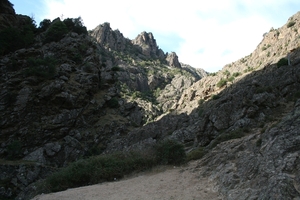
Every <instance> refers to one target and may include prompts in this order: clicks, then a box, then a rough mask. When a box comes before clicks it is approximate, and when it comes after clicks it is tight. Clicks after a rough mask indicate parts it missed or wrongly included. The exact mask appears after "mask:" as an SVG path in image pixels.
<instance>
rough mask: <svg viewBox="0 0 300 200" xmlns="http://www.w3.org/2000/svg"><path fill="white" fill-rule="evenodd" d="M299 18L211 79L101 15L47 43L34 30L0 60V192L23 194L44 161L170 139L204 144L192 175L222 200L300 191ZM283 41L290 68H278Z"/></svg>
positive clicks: (60, 162) (189, 146) (146, 36)
mask: <svg viewBox="0 0 300 200" xmlns="http://www.w3.org/2000/svg"><path fill="white" fill-rule="evenodd" d="M299 21H300V15H299V13H297V14H296V15H294V16H293V17H292V18H290V19H289V21H288V22H287V24H286V25H284V26H283V27H282V28H279V29H278V30H271V31H270V32H269V33H267V34H266V35H265V37H264V39H263V41H262V42H261V43H260V44H259V45H258V47H257V49H256V50H255V51H254V52H253V53H252V54H251V55H249V56H247V57H245V58H243V59H240V60H238V61H236V62H233V63H231V64H229V65H226V66H225V67H224V68H223V69H222V70H221V71H219V72H217V73H214V74H210V76H207V73H206V72H204V71H203V70H200V69H194V68H192V67H191V66H189V65H186V64H182V63H180V62H179V60H178V57H177V55H176V53H170V54H169V53H168V54H165V53H164V52H163V51H162V50H161V49H159V48H158V46H157V44H156V41H155V39H154V36H153V35H152V34H151V33H147V32H143V33H141V34H140V35H138V36H137V38H136V39H134V40H132V41H130V40H129V39H126V38H124V37H123V35H122V33H120V32H119V31H118V30H115V31H113V30H111V28H110V26H109V23H104V24H102V25H100V26H98V27H96V28H95V29H94V30H92V31H90V34H89V35H84V34H82V35H78V34H77V33H74V32H69V33H67V34H64V35H63V38H62V39H61V40H59V41H58V42H57V41H53V42H50V43H46V44H43V42H42V38H43V37H45V33H37V35H36V36H35V37H36V38H35V43H34V44H32V45H31V46H30V47H28V48H25V49H19V50H17V51H15V52H10V53H9V54H7V55H4V56H2V57H1V58H0V74H1V76H0V87H1V88H2V90H1V91H0V126H1V129H0V136H1V137H0V143H1V145H0V159H2V160H4V161H5V162H3V163H4V164H1V165H0V167H1V172H2V173H3V174H4V175H3V176H1V177H0V178H1V180H0V181H1V182H0V194H1V195H2V196H3V198H13V197H16V196H17V197H18V198H20V199H26V198H29V197H30V193H31V192H32V191H34V186H33V185H32V184H33V183H34V182H36V181H38V180H39V179H41V178H44V177H46V176H47V175H48V173H46V172H45V171H46V170H45V169H44V166H49V167H51V169H53V170H55V169H57V168H60V167H64V166H67V165H68V164H69V163H71V162H73V161H76V160H77V159H78V158H87V157H89V156H93V155H99V154H102V153H111V152H115V151H131V150H142V151H144V150H147V149H151V148H153V145H155V144H156V143H157V142H159V141H162V140H166V139H173V140H177V141H178V142H180V143H182V144H184V145H185V148H186V151H187V152H190V151H193V150H197V149H199V148H201V149H204V151H205V152H208V153H207V156H206V157H204V159H203V160H202V161H200V163H201V165H203V166H204V167H205V166H207V170H206V173H204V174H202V175H206V176H210V177H211V178H212V179H215V180H217V181H218V183H219V185H218V188H219V192H220V193H222V194H223V195H224V197H225V198H227V199H238V198H239V197H241V196H242V197H244V198H243V199H247V198H248V199H256V198H258V199H276V198H277V197H278V198H279V199H280V198H281V197H282V198H284V197H287V199H293V198H294V199H297V198H299V196H300V195H299V180H298V178H297V177H299V148H298V146H299V145H298V144H299V137H298V135H297V131H298V130H299V127H298V124H299V122H298V121H299V120H298V118H299V112H298V110H299V97H300V95H299V90H300V84H299V83H300V62H299V61H300V50H299V47H300V44H299V35H298V33H296V31H295V30H298V29H299V26H300V24H299ZM291 27H293V29H291ZM278 32H279V35H278ZM274 33H276V34H275V36H277V35H278V37H274ZM287 41H290V43H288V44H287V45H286V46H285V47H283V46H282V45H283V44H284V43H286V42H287ZM264 44H266V45H264ZM267 44H269V45H267ZM280 46H282V47H283V48H280ZM262 47H265V48H262ZM290 48H292V49H294V50H293V52H292V53H291V54H290V56H289V57H290V59H291V66H287V65H283V66H277V64H276V63H277V61H278V60H279V59H280V58H282V57H286V56H287V53H288V52H289V49H290ZM266 50H268V51H270V53H269V54H268V53H265V51H266ZM268 55H269V56H268ZM234 138H239V139H235V140H231V139H234ZM226 140H230V141H227V142H223V141H226ZM221 142H223V143H221ZM42 166H43V167H42ZM210 167H211V168H210ZM20 173H21V174H20ZM5 174H6V175H5ZM7 174H12V175H11V176H8V175H7ZM22 174H23V175H22ZM24 174H25V175H26V176H25V175H24ZM23 176H25V177H26V178H24V177H23ZM1 198H2V197H1Z"/></svg>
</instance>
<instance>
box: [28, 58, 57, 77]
mask: <svg viewBox="0 0 300 200" xmlns="http://www.w3.org/2000/svg"><path fill="white" fill-rule="evenodd" d="M56 63H57V60H56V59H55V58H53V57H46V58H33V57H31V58H28V59H27V65H28V68H27V69H26V70H25V75H26V76H37V77H41V78H53V77H54V76H55V74H56V67H55V65H56Z"/></svg>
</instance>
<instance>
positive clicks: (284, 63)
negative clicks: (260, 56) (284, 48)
mask: <svg viewBox="0 0 300 200" xmlns="http://www.w3.org/2000/svg"><path fill="white" fill-rule="evenodd" d="M288 64H289V62H288V60H287V59H286V58H281V59H280V60H279V61H278V62H277V67H282V66H286V65H288Z"/></svg>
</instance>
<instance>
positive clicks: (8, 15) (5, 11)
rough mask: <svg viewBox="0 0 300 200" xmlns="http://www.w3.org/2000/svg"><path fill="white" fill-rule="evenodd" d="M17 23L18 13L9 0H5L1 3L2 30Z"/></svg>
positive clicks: (0, 24)
mask: <svg viewBox="0 0 300 200" xmlns="http://www.w3.org/2000/svg"><path fill="white" fill-rule="evenodd" d="M16 23H17V15H16V13H15V10H14V9H13V7H12V4H11V3H10V2H9V1H8V0H3V1H1V3H0V31H1V30H3V29H5V28H7V27H10V26H15V25H16Z"/></svg>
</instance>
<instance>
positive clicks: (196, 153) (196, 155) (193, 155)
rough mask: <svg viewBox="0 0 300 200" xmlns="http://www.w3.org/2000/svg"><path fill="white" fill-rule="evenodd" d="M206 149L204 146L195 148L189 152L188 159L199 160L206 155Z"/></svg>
mask: <svg viewBox="0 0 300 200" xmlns="http://www.w3.org/2000/svg"><path fill="white" fill-rule="evenodd" d="M205 153H206V152H205V150H204V148H203V147H200V148H198V149H195V150H193V151H191V152H189V153H188V154H187V161H191V160H198V159H200V158H202V157H203V156H204V155H205Z"/></svg>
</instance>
